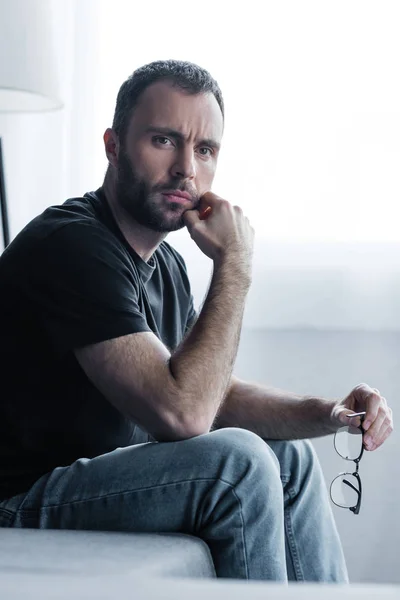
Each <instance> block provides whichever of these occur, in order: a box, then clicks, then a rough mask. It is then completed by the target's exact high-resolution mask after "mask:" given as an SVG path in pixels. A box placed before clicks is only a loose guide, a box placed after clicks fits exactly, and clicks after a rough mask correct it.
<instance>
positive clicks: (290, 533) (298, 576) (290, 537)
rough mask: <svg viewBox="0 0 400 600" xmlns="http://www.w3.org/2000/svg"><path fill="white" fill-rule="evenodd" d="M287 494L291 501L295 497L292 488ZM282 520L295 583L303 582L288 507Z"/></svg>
mask: <svg viewBox="0 0 400 600" xmlns="http://www.w3.org/2000/svg"><path fill="white" fill-rule="evenodd" d="M287 492H288V494H289V497H290V499H291V500H293V499H294V498H295V497H296V494H295V492H294V490H293V489H292V488H288V490H287ZM284 519H285V526H286V535H287V539H288V546H289V549H290V553H291V557H292V562H293V567H294V571H295V575H296V579H297V581H304V575H303V572H302V569H301V565H300V559H299V552H298V549H297V545H296V540H295V536H294V532H293V525H292V519H291V510H290V507H287V508H286V509H285V515H284Z"/></svg>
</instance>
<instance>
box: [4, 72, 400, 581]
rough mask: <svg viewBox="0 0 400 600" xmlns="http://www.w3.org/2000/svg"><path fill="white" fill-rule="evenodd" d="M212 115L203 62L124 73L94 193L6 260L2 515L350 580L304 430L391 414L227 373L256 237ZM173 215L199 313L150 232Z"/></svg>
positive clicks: (375, 432)
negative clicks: (208, 275)
mask: <svg viewBox="0 0 400 600" xmlns="http://www.w3.org/2000/svg"><path fill="white" fill-rule="evenodd" d="M223 125H224V105H223V101H222V96H221V92H220V90H219V87H218V85H217V84H216V82H215V81H214V80H213V79H212V78H211V76H210V75H209V74H208V73H207V72H206V71H205V70H203V69H201V68H199V67H197V66H196V65H192V64H190V63H184V62H179V61H166V62H156V63H152V64H150V65H147V66H145V67H143V68H141V69H138V70H137V71H136V72H135V73H134V74H133V75H132V77H130V78H129V79H128V80H127V81H126V82H125V83H124V84H123V85H122V87H121V89H120V91H119V94H118V99H117V105H116V110H115V116H114V122H113V127H112V129H107V131H106V132H105V134H104V142H105V150H106V155H107V159H108V162H109V166H108V170H107V173H106V176H105V180H104V183H103V186H102V187H101V188H99V189H98V190H97V191H96V192H91V193H88V194H85V196H84V197H83V198H75V199H70V200H68V201H67V202H65V203H64V204H63V205H62V206H56V207H50V208H49V209H48V210H46V211H45V212H44V213H43V214H42V215H40V216H39V217H37V218H36V219H34V220H33V221H32V222H31V223H30V224H29V225H28V226H27V227H26V228H25V229H24V230H23V231H22V232H21V233H20V234H19V235H18V236H17V237H16V239H15V240H14V241H13V243H12V244H11V245H10V246H9V247H8V248H7V250H6V251H5V252H4V253H3V255H2V257H1V260H0V283H1V289H2V293H1V299H0V308H1V310H0V319H1V331H2V347H1V362H0V364H1V381H2V392H3V393H2V398H1V404H0V434H1V435H0V461H1V462H0V494H1V496H0V497H1V498H2V500H1V503H0V519H1V523H2V525H3V526H11V527H39V528H66V529H68V528H72V529H104V530H119V531H121V530H122V531H135V532H186V533H190V534H194V535H197V536H199V537H201V538H203V539H204V540H205V541H206V542H207V544H208V545H209V547H210V550H211V553H212V557H213V560H214V564H215V568H216V572H217V575H218V576H221V577H235V578H244V579H269V580H275V581H286V580H287V579H291V580H307V581H337V582H343V581H347V573H346V567H345V564H344V559H343V553H342V549H341V546H340V542H339V539H338V534H337V531H336V528H335V525H334V522H333V517H332V513H331V509H330V503H329V501H328V497H327V493H326V489H325V485H324V481H323V477H322V475H321V470H320V467H319V465H318V462H317V459H316V457H315V454H314V452H313V450H312V446H311V444H310V443H309V442H308V441H301V440H304V438H308V437H312V436H321V435H325V434H330V433H333V432H334V431H336V430H337V429H338V427H340V426H342V425H343V424H347V423H348V418H347V417H346V414H352V413H353V412H354V411H361V410H366V420H365V423H364V429H365V430H366V434H365V447H366V448H367V449H368V450H374V449H376V448H377V447H378V446H380V445H381V444H382V442H383V441H384V440H385V439H386V438H387V436H388V435H389V434H390V431H391V429H392V418H391V410H390V408H388V406H387V403H386V400H385V398H383V397H382V396H381V395H380V394H379V392H378V391H377V390H375V389H373V388H370V387H369V386H368V385H366V384H361V385H360V386H357V388H355V389H354V390H353V391H352V392H351V393H350V394H349V395H348V396H347V397H346V398H345V399H343V400H341V401H337V400H335V401H328V400H324V399H322V398H311V397H302V396H298V395H295V394H291V393H286V392H283V391H281V390H275V389H265V388H263V387H261V386H258V385H253V384H249V383H245V382H244V381H240V380H238V379H237V378H235V377H234V376H233V375H232V370H233V366H234V362H235V358H236V353H237V347H238V341H239V335H240V330H241V325H242V316H243V310H244V306H245V301H246V295H247V293H248V290H249V287H250V282H251V263H252V252H253V235H254V232H253V229H252V227H251V226H250V224H249V222H248V220H247V218H246V217H245V216H244V215H243V212H242V210H241V209H240V208H238V207H236V206H232V205H231V204H230V203H229V202H227V201H226V200H223V199H221V198H219V197H218V196H216V195H215V194H214V193H212V192H211V187H212V183H213V179H214V175H215V171H216V166H217V160H218V152H219V149H220V145H221V139H222V133H223ZM206 207H207V208H208V209H211V212H209V214H208V218H207V219H204V218H200V217H201V216H202V214H201V213H200V211H203V209H205V208H206ZM183 226H186V227H187V228H188V230H189V232H190V235H191V237H192V238H193V240H194V242H195V243H196V244H197V245H198V246H199V248H200V249H201V250H202V251H203V252H204V253H205V254H206V255H207V256H208V257H210V259H211V260H212V261H213V267H214V268H213V275H212V279H211V284H210V288H209V291H208V293H207V297H206V299H205V302H204V305H203V307H202V310H201V312H200V314H199V315H198V318H197V315H196V313H195V311H194V308H193V301H192V297H191V293H190V286H189V282H188V278H187V273H186V269H185V265H184V262H183V259H182V258H181V257H180V255H179V254H178V253H177V252H176V251H175V250H174V249H173V248H172V247H171V246H170V245H169V244H167V243H166V242H165V241H164V238H165V237H166V235H167V233H168V232H169V231H173V230H176V229H179V228H181V227H183ZM283 440H296V441H292V442H287V441H283Z"/></svg>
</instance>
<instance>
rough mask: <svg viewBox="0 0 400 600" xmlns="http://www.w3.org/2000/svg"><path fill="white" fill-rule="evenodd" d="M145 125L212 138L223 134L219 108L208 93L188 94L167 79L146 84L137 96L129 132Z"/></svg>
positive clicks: (213, 97)
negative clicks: (141, 92) (144, 88)
mask: <svg viewBox="0 0 400 600" xmlns="http://www.w3.org/2000/svg"><path fill="white" fill-rule="evenodd" d="M149 125H158V126H160V127H170V128H171V129H176V130H178V131H181V132H182V133H183V134H187V135H188V136H189V135H195V136H202V137H206V138H213V139H215V140H216V141H218V142H220V141H221V138H222V133H223V118H222V113H221V109H220V107H219V104H218V102H217V99H216V98H215V96H214V94H212V93H206V94H203V93H200V94H188V93H187V92H185V91H184V90H182V89H181V88H179V87H178V86H174V85H173V84H172V83H171V82H169V81H158V82H157V83H153V84H152V85H151V86H149V87H148V88H147V89H146V90H145V91H144V92H143V94H142V95H141V96H140V98H139V102H138V104H137V105H136V107H135V109H134V111H133V115H132V119H131V122H130V124H129V131H132V132H133V131H136V132H137V133H139V132H140V131H141V130H142V131H143V130H144V129H145V128H146V127H148V126H149Z"/></svg>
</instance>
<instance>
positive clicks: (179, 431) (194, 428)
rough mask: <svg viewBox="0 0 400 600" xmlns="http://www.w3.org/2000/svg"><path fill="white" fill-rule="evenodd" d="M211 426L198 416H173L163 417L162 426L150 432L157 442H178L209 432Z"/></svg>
mask: <svg viewBox="0 0 400 600" xmlns="http://www.w3.org/2000/svg"><path fill="white" fill-rule="evenodd" d="M210 430H211V426H210V425H209V424H208V423H204V422H203V420H202V419H200V418H197V419H196V418H192V419H187V418H182V417H179V416H173V417H170V418H165V417H164V419H163V426H162V427H160V428H159V430H158V431H154V432H153V433H152V435H153V437H154V438H155V439H156V440H157V441H158V442H179V441H182V440H188V439H190V438H194V437H198V436H199V435H204V434H205V433H209V432H210Z"/></svg>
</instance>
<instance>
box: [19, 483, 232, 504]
mask: <svg viewBox="0 0 400 600" xmlns="http://www.w3.org/2000/svg"><path fill="white" fill-rule="evenodd" d="M196 481H220V482H221V483H224V484H226V485H228V486H230V487H231V488H232V490H233V491H234V485H233V484H232V483H230V482H229V481H225V480H224V479H221V478H220V477H217V478H215V477H202V478H197V479H181V480H179V481H171V482H169V483H160V484H157V485H149V486H143V487H138V488H134V489H130V490H124V491H123V492H122V491H121V492H112V493H107V494H103V495H102V496H92V497H90V498H85V499H84V500H71V501H70V502H62V503H57V504H47V505H45V506H41V507H40V508H39V510H43V509H46V508H59V507H61V506H71V505H74V504H80V503H84V502H91V501H92V500H102V499H104V498H112V497H113V496H123V495H125V494H131V493H132V492H142V491H144V490H153V489H157V488H160V487H169V486H171V485H178V484H180V483H194V482H196ZM235 497H236V498H237V496H236V494H235ZM237 499H238V501H239V502H240V500H239V498H237ZM240 509H242V506H241V505H240ZM32 511H33V512H37V509H35V508H25V509H24V508H21V509H20V511H18V512H21V513H24V512H26V513H29V512H32Z"/></svg>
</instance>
